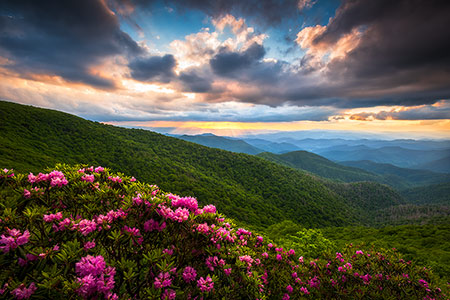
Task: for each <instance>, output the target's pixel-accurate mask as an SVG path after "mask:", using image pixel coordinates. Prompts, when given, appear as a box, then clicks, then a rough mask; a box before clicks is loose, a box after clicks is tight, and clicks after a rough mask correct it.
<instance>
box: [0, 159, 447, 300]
mask: <svg viewBox="0 0 450 300" xmlns="http://www.w3.org/2000/svg"><path fill="white" fill-rule="evenodd" d="M50 171H51V169H49V170H47V172H49V173H43V174H42V173H40V174H37V175H33V174H30V175H28V176H27V175H25V174H14V172H13V171H12V170H7V169H5V170H3V171H2V173H1V176H0V205H1V210H0V211H1V212H0V219H1V222H0V232H1V233H2V236H1V240H0V251H1V252H2V253H1V254H0V266H1V268H2V270H3V271H2V272H1V273H0V285H1V290H0V297H1V298H5V299H10V298H12V297H14V298H16V299H26V298H30V297H31V298H33V299H62V298H69V299H78V298H84V299H94V298H96V299H129V298H133V299H144V298H149V299H191V298H193V297H200V298H201V299H255V298H259V299H290V298H292V299H300V298H309V299H318V298H322V299H324V298H326V299H332V298H339V299H355V298H363V297H364V298H371V299H387V298H394V299H399V298H402V299H411V298H425V299H432V298H434V299H443V298H445V297H446V296H445V294H444V292H442V291H441V290H440V289H439V288H437V287H436V285H435V283H434V279H433V276H432V273H430V272H429V271H428V270H426V269H423V268H417V267H416V266H415V265H414V264H413V263H410V262H405V261H404V260H402V259H401V258H400V257H399V256H398V254H396V253H395V252H390V251H388V252H386V253H383V254H382V253H380V252H378V251H367V252H366V251H364V252H362V251H360V250H358V249H355V248H353V247H347V248H346V249H344V250H343V251H342V253H336V254H333V255H330V256H328V257H325V258H322V259H318V260H313V261H310V262H308V261H304V259H303V257H300V258H299V257H298V254H296V253H295V251H294V250H289V251H286V250H284V249H282V248H279V247H277V246H276V245H272V244H270V243H269V244H267V242H264V238H263V237H262V236H258V235H257V234H254V233H252V232H250V231H248V230H245V229H242V228H239V229H236V228H235V227H234V225H233V223H232V222H231V221H230V220H226V219H224V218H223V216H221V215H218V214H217V213H216V209H215V207H214V206H212V205H207V206H204V207H203V208H200V207H198V203H197V201H196V199H195V198H191V197H179V196H176V195H173V194H168V193H164V192H162V191H161V190H160V189H159V187H157V186H155V185H149V184H143V183H140V182H138V181H136V180H135V179H134V178H133V177H131V178H130V177H128V176H124V175H123V174H121V173H119V174H113V173H110V170H109V169H104V168H102V167H97V168H94V167H87V166H75V167H69V166H66V165H58V166H57V167H56V170H53V171H51V172H50ZM300 254H301V253H300Z"/></svg>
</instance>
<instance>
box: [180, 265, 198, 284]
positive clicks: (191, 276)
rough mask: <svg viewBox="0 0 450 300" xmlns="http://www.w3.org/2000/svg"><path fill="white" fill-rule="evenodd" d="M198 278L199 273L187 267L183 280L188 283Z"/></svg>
mask: <svg viewBox="0 0 450 300" xmlns="http://www.w3.org/2000/svg"><path fill="white" fill-rule="evenodd" d="M196 277H197V271H195V269H194V268H192V267H189V266H188V267H186V268H184V271H183V280H184V281H185V282H187V283H189V282H191V281H194V280H195V278H196Z"/></svg>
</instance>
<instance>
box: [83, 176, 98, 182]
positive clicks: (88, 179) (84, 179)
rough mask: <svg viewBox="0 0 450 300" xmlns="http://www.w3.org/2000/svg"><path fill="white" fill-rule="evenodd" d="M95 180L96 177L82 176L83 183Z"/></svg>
mask: <svg viewBox="0 0 450 300" xmlns="http://www.w3.org/2000/svg"><path fill="white" fill-rule="evenodd" d="M94 179H95V176H94V175H83V176H81V181H86V182H94Z"/></svg>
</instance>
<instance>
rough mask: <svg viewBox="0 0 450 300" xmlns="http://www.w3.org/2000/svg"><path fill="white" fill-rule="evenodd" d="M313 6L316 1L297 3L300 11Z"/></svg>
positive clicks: (305, 0) (302, 0) (308, 0)
mask: <svg viewBox="0 0 450 300" xmlns="http://www.w3.org/2000/svg"><path fill="white" fill-rule="evenodd" d="M314 4H316V1H313V0H299V1H298V9H299V10H300V11H302V10H305V9H308V8H311V7H312V6H313V5H314Z"/></svg>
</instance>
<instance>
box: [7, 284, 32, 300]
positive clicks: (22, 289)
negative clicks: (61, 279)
mask: <svg viewBox="0 0 450 300" xmlns="http://www.w3.org/2000/svg"><path fill="white" fill-rule="evenodd" d="M36 290H37V287H36V285H35V284H34V282H32V283H30V286H29V287H28V288H27V287H26V285H24V284H23V283H22V284H21V285H19V286H18V287H17V288H16V289H14V290H13V291H12V292H11V294H13V295H14V296H15V297H16V299H28V298H30V297H31V295H33V294H34V292H35V291H36Z"/></svg>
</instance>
